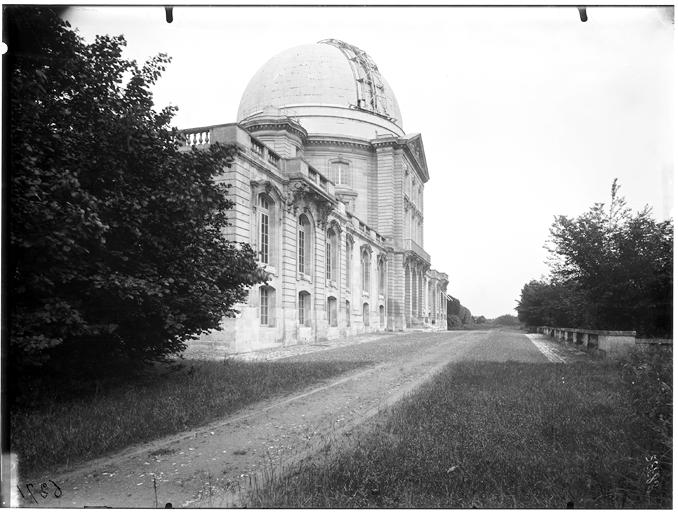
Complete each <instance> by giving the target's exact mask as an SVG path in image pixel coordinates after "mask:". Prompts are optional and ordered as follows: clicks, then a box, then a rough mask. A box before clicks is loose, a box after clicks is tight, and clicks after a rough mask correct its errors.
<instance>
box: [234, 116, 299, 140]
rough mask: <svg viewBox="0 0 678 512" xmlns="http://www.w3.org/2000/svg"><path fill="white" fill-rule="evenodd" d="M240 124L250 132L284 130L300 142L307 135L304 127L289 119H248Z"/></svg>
mask: <svg viewBox="0 0 678 512" xmlns="http://www.w3.org/2000/svg"><path fill="white" fill-rule="evenodd" d="M240 126H241V127H242V128H243V129H244V130H247V131H248V132H250V133H252V132H255V131H261V130H285V131H288V132H290V133H293V134H294V135H296V136H297V137H299V138H300V139H301V140H302V142H306V138H307V137H308V132H307V131H306V130H305V129H304V127H303V126H301V125H300V124H298V123H295V122H294V121H292V120H291V119H271V118H262V119H252V120H250V121H245V122H242V123H241V124H240Z"/></svg>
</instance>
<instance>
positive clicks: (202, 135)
mask: <svg viewBox="0 0 678 512" xmlns="http://www.w3.org/2000/svg"><path fill="white" fill-rule="evenodd" d="M184 138H185V141H186V145H187V146H204V145H206V144H209V143H210V138H211V137H210V131H209V130H199V131H191V132H184Z"/></svg>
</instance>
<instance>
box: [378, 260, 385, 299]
mask: <svg viewBox="0 0 678 512" xmlns="http://www.w3.org/2000/svg"><path fill="white" fill-rule="evenodd" d="M377 270H378V273H379V295H384V288H385V282H386V271H385V269H384V260H383V259H382V258H379V262H378V263H377Z"/></svg>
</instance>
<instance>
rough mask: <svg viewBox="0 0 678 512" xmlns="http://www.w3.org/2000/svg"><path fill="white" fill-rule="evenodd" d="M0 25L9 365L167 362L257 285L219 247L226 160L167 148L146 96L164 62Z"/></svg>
mask: <svg viewBox="0 0 678 512" xmlns="http://www.w3.org/2000/svg"><path fill="white" fill-rule="evenodd" d="M6 19H7V20H8V29H9V31H10V37H12V38H13V39H12V44H10V49H11V50H12V51H10V54H9V57H10V59H11V60H10V62H9V69H10V76H9V95H10V101H9V124H10V127H11V131H10V137H9V140H10V148H9V155H8V156H9V159H8V163H9V173H10V177H9V187H10V190H9V199H10V201H9V202H10V213H11V218H10V223H9V228H10V229H9V232H10V248H9V261H8V276H9V278H10V281H11V284H10V334H11V335H10V343H11V345H10V356H11V358H12V360H13V361H14V362H15V363H16V364H24V363H32V364H38V363H40V362H43V361H46V360H47V359H51V362H52V365H56V364H57V363H59V362H60V361H61V362H65V361H68V364H69V365H73V364H74V362H75V363H76V366H77V363H78V362H80V363H82V362H86V361H98V362H101V361H108V360H111V359H117V358H121V357H122V358H132V359H134V360H137V361H143V360H152V359H158V358H162V357H164V356H166V355H167V354H173V353H178V352H180V351H181V350H183V349H184V348H185V342H186V340H188V339H190V338H191V337H194V336H196V335H198V334H200V333H202V332H204V331H206V330H209V329H214V328H217V327H218V325H219V321H220V319H221V318H222V317H223V316H224V315H229V314H232V313H233V306H234V304H236V303H237V302H240V301H242V300H243V299H244V297H245V296H246V289H247V287H248V286H250V285H252V284H254V283H255V282H258V281H260V280H261V277H260V276H259V274H258V272H257V268H256V263H255V258H254V254H253V251H252V250H251V249H250V248H249V247H248V246H246V245H243V246H238V245H236V244H233V243H230V242H228V241H227V240H225V239H224V236H223V232H224V228H225V227H226V226H227V225H228V221H227V210H228V209H229V208H231V207H232V202H231V201H230V200H229V199H228V198H227V187H226V186H225V185H224V184H220V183H218V182H217V180H216V178H217V177H218V176H219V175H220V174H221V173H222V172H223V170H224V168H225V167H227V166H229V165H230V162H231V161H232V160H233V157H234V154H235V151H236V150H235V148H233V147H225V146H219V145H213V146H211V147H210V148H209V149H208V150H203V151H197V150H192V151H185V150H181V149H180V148H179V146H178V144H177V140H178V138H177V132H176V130H173V129H171V128H170V124H169V123H170V121H171V119H172V116H173V114H174V108H164V109H162V110H159V111H156V110H154V108H153V98H152V94H151V92H150V88H151V86H152V85H153V84H154V83H155V82H156V81H157V80H158V78H159V77H160V75H161V73H162V71H163V70H164V69H165V65H166V64H167V63H168V62H169V58H168V57H167V56H165V55H158V56H157V57H155V58H152V59H150V60H149V61H148V62H146V63H145V64H144V65H142V66H139V65H138V64H137V63H136V62H135V61H132V60H127V59H125V58H123V56H122V51H123V48H124V46H125V40H124V38H123V37H122V36H118V37H111V36H98V37H97V38H96V40H95V41H94V42H93V43H91V44H86V43H85V42H84V41H83V39H82V38H80V37H79V36H78V35H77V34H76V33H75V32H74V31H73V30H71V29H70V28H69V25H68V23H66V22H64V21H62V20H61V19H60V18H59V17H58V16H57V15H56V14H55V12H54V11H53V10H51V9H49V8H44V7H38V8H36V7H20V8H13V9H11V10H10V11H8V12H6ZM21 34H24V35H25V34H30V37H28V38H27V37H23V38H22V36H21ZM14 43H16V44H14ZM83 364H84V363H83Z"/></svg>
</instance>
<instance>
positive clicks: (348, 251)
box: [344, 243, 351, 288]
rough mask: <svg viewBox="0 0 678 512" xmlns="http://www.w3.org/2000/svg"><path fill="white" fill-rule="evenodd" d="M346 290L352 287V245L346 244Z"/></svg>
mask: <svg viewBox="0 0 678 512" xmlns="http://www.w3.org/2000/svg"><path fill="white" fill-rule="evenodd" d="M344 275H345V276H346V288H350V287H351V244H350V243H347V244H346V272H345V273H344Z"/></svg>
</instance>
